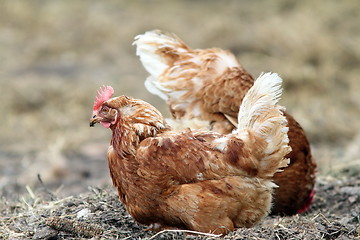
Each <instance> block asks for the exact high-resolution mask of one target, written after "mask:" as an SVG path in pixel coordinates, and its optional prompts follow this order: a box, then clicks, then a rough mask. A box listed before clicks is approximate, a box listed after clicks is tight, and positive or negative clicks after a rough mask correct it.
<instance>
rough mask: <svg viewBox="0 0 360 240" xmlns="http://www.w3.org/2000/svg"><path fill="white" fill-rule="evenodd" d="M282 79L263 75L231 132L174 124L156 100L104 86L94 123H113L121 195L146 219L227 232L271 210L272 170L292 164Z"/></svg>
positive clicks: (113, 158)
mask: <svg viewBox="0 0 360 240" xmlns="http://www.w3.org/2000/svg"><path fill="white" fill-rule="evenodd" d="M280 84H281V78H280V77H278V75H277V74H271V73H267V74H264V75H262V76H260V77H259V78H258V80H257V81H255V84H254V86H253V87H252V88H251V89H250V90H249V92H248V93H247V95H246V96H245V98H244V101H243V103H242V105H241V107H240V111H239V123H238V129H237V130H236V131H234V132H233V133H230V134H220V133H216V132H211V131H199V130H189V129H188V130H186V131H181V132H177V131H172V130H171V129H170V127H169V126H168V125H167V123H166V122H165V120H164V118H163V116H162V115H161V114H160V112H159V111H158V110H156V109H155V107H153V106H152V105H150V104H148V103H146V102H144V101H142V100H139V99H133V98H130V97H126V96H120V97H116V98H110V97H111V96H112V94H113V89H112V88H111V87H106V88H104V89H100V91H99V92H98V96H97V98H96V101H95V103H94V111H93V116H92V118H91V119H90V126H94V124H95V123H101V124H102V125H103V126H104V127H106V128H110V129H111V130H112V138H111V143H110V147H109V151H108V164H109V169H110V174H111V178H112V181H113V183H114V185H115V186H116V188H117V190H118V194H119V196H120V199H121V201H122V202H123V203H124V205H125V207H126V209H127V211H128V212H129V213H130V214H131V216H132V217H133V218H134V219H135V220H136V221H138V222H139V223H141V224H146V225H152V226H153V227H154V230H160V229H163V228H179V229H190V230H195V231H201V232H213V233H219V234H225V233H227V232H228V231H232V230H234V228H237V227H251V226H253V225H254V224H256V223H258V222H259V221H261V219H262V218H264V217H265V216H266V215H267V214H268V213H269V211H270V208H271V201H272V192H273V188H274V187H276V185H275V184H274V183H273V182H272V177H273V175H274V173H275V172H277V171H279V169H281V168H284V167H286V166H287V164H288V159H285V158H284V156H285V155H286V154H288V153H289V152H290V151H291V148H290V147H289V145H288V142H289V139H288V136H287V132H288V128H287V127H286V125H287V121H286V118H285V117H284V116H283V113H282V111H281V107H280V106H278V105H277V101H278V99H279V97H280V95H281V85H280Z"/></svg>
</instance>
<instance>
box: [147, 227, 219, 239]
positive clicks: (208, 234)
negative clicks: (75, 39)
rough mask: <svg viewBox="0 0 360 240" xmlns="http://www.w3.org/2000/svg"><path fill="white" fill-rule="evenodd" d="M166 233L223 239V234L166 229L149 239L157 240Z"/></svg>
mask: <svg viewBox="0 0 360 240" xmlns="http://www.w3.org/2000/svg"><path fill="white" fill-rule="evenodd" d="M166 232H175V233H190V234H197V235H204V236H207V237H221V236H222V235H221V234H212V233H204V232H197V231H191V230H174V229H165V230H162V231H160V232H158V233H156V234H155V235H153V236H151V237H150V238H149V240H151V239H155V238H156V237H157V236H159V235H161V234H163V233H166Z"/></svg>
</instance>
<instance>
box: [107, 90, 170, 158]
mask: <svg viewBox="0 0 360 240" xmlns="http://www.w3.org/2000/svg"><path fill="white" fill-rule="evenodd" d="M107 104H108V105H109V106H110V107H112V108H116V109H118V111H119V116H118V121H117V122H116V124H115V125H113V126H112V127H111V130H112V132H113V134H112V138H111V145H112V146H113V148H114V150H115V151H116V152H117V154H119V155H120V156H122V157H125V156H127V155H133V156H135V153H136V147H137V146H138V144H139V143H140V142H141V141H142V140H144V139H145V138H148V137H154V136H156V135H157V134H158V133H160V132H163V131H166V130H169V129H170V127H169V126H168V125H167V123H166V121H165V119H164V117H163V116H162V115H161V113H160V112H159V111H158V110H157V109H156V108H155V107H153V106H152V105H150V104H149V103H147V102H144V101H142V100H140V99H133V98H130V97H125V96H120V97H117V98H113V99H111V100H110V101H108V102H107Z"/></svg>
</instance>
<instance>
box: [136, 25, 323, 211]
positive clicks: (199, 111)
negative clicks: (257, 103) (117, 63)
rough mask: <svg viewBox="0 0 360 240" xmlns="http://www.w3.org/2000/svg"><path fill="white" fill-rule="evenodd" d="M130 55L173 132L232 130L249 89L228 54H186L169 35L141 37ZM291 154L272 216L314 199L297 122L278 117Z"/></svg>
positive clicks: (307, 152) (279, 176) (311, 169)
mask: <svg viewBox="0 0 360 240" xmlns="http://www.w3.org/2000/svg"><path fill="white" fill-rule="evenodd" d="M134 44H135V45H136V48H137V49H136V54H137V55H138V56H139V57H140V60H141V62H142V64H143V66H144V68H145V69H146V70H147V72H148V73H149V74H150V76H149V77H148V78H147V79H146V81H145V86H146V88H147V89H148V91H150V92H151V93H153V94H156V95H158V96H159V97H161V98H162V99H164V100H165V101H166V102H167V104H168V106H169V108H170V112H171V114H172V117H173V120H172V121H168V122H169V124H171V125H172V126H174V127H178V128H180V129H181V128H186V127H190V128H192V129H209V130H213V131H217V132H219V133H223V134H224V133H225V134H226V133H230V132H231V131H232V130H233V129H235V128H236V126H237V115H238V110H239V109H238V106H239V105H240V104H241V102H242V101H243V98H244V96H245V94H246V92H247V91H248V90H249V89H250V87H251V86H252V85H253V84H254V80H253V78H252V76H251V75H250V74H249V73H248V72H246V70H245V69H244V68H243V67H242V66H241V65H240V64H239V63H238V61H237V60H236V58H235V56H234V55H233V54H231V53H230V52H229V51H225V50H222V49H219V48H212V49H204V50H203V49H195V50H194V49H191V48H190V47H189V46H187V45H186V44H185V43H184V42H183V41H182V40H180V39H179V38H178V37H177V36H176V35H174V34H162V33H161V32H160V31H151V32H146V33H145V34H143V35H139V36H137V37H136V38H135V41H134ZM284 114H285V116H286V118H287V121H288V127H289V129H290V130H289V133H288V135H289V139H290V146H291V147H292V152H291V153H289V154H288V155H287V156H286V157H287V158H290V165H289V167H287V168H286V169H285V170H284V171H283V172H279V173H276V174H275V176H274V181H275V183H276V184H277V185H278V186H279V188H277V189H276V190H275V195H274V206H273V208H272V213H273V214H281V215H293V214H296V213H302V212H304V211H306V210H307V209H308V208H309V206H310V204H311V203H312V202H313V198H314V185H315V173H316V163H315V162H314V160H313V158H312V155H311V149H310V145H309V142H308V139H307V137H306V135H305V132H304V130H303V129H302V128H301V126H300V125H299V123H298V122H297V121H296V120H295V119H294V118H293V117H292V116H291V115H290V114H288V113H286V112H284Z"/></svg>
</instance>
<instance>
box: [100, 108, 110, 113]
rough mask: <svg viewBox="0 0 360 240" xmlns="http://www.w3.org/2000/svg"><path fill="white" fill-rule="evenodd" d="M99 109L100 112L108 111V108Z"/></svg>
mask: <svg viewBox="0 0 360 240" xmlns="http://www.w3.org/2000/svg"><path fill="white" fill-rule="evenodd" d="M101 111H102V113H108V112H109V109H108V108H103V109H102V110H101Z"/></svg>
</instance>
